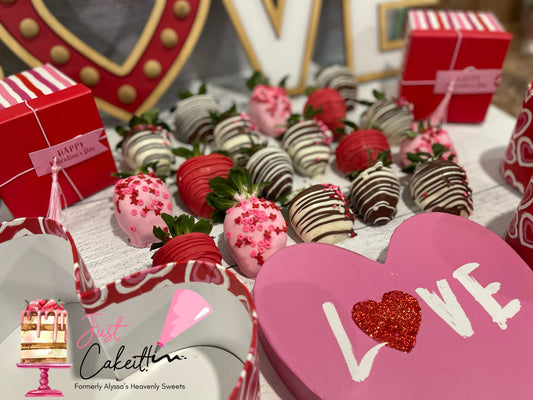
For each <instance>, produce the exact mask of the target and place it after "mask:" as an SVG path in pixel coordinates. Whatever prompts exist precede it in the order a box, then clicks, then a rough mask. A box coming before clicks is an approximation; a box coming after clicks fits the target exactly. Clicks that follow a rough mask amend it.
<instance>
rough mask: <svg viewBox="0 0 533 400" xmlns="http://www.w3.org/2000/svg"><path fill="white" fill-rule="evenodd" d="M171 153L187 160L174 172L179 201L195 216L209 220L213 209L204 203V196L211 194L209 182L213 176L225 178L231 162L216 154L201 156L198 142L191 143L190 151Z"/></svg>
mask: <svg viewBox="0 0 533 400" xmlns="http://www.w3.org/2000/svg"><path fill="white" fill-rule="evenodd" d="M173 152H174V154H176V155H177V156H180V157H183V158H186V159H187V160H185V161H184V162H183V163H182V164H181V165H180V166H179V168H178V171H177V172H176V184H177V186H178V194H179V196H180V198H181V200H182V201H183V203H184V204H185V206H186V207H187V208H188V209H189V210H190V211H191V213H193V214H194V215H195V216H197V217H202V218H209V217H210V216H211V213H212V212H213V208H212V207H211V206H210V205H209V204H207V202H206V196H207V194H208V193H209V192H211V189H210V188H209V180H210V179H212V178H214V177H215V176H220V177H223V178H226V177H227V176H228V172H229V170H230V168H232V167H233V161H232V160H231V159H230V158H229V157H227V156H225V155H222V154H218V153H211V154H207V155H205V154H203V150H201V149H200V144H199V143H198V142H194V143H193V149H192V150H189V149H186V148H179V149H174V150H173Z"/></svg>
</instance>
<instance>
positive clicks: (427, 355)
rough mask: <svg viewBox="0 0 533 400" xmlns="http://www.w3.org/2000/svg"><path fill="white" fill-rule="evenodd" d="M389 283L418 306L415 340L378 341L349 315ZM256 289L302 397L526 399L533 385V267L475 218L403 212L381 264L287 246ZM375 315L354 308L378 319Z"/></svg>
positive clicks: (269, 338) (341, 252) (322, 248)
mask: <svg viewBox="0 0 533 400" xmlns="http://www.w3.org/2000/svg"><path fill="white" fill-rule="evenodd" d="M390 292H393V293H394V292H402V293H405V294H409V295H410V296H412V297H413V298H415V299H416V300H417V301H418V304H419V306H420V309H421V315H422V319H421V323H420V326H419V328H418V333H417V334H416V343H415V345H414V347H412V349H411V351H410V352H406V351H398V350H397V349H396V348H390V347H387V346H385V345H384V343H383V342H382V343H378V344H376V340H377V339H375V338H372V337H370V335H369V334H368V332H364V331H363V330H362V329H360V327H359V326H358V325H356V324H355V323H354V321H353V320H352V310H353V306H354V304H361V303H363V304H369V303H365V302H366V301H368V300H369V299H370V300H372V301H376V300H380V299H381V298H382V296H383V294H384V293H390ZM406 298H407V297H406ZM254 301H255V304H256V309H257V314H258V319H259V325H260V338H261V341H262V344H263V348H264V350H265V353H266V354H267V356H268V357H269V359H270V361H271V363H272V365H273V366H274V369H275V370H276V372H277V373H278V375H279V376H280V377H281V379H282V380H283V382H284V383H285V384H286V386H287V387H288V388H289V389H290V390H291V392H292V393H293V394H294V396H295V397H296V398H297V399H305V400H310V399H321V400H338V399H388V398H399V399H409V400H427V399H432V400H449V399H467V398H469V399H483V400H501V399H503V398H512V399H513V400H529V399H530V398H531V393H533V380H531V379H530V378H531V368H529V360H531V359H533V342H532V341H531V337H532V335H533V271H531V269H530V268H529V267H528V265H527V264H526V263H525V262H524V261H523V260H522V259H521V258H520V257H519V256H518V255H517V254H516V252H515V251H514V250H513V249H512V248H511V247H510V246H509V245H508V244H507V243H505V241H504V240H502V238H501V237H499V236H498V235H496V234H495V233H493V232H491V231H489V230H488V229H486V228H484V227H482V226H480V225H478V224H477V223H475V222H473V221H471V220H467V219H464V218H460V217H457V216H454V215H449V214H442V213H423V214H418V215H416V216H414V217H411V218H409V219H407V220H406V221H404V222H402V223H401V224H400V226H399V227H398V228H396V230H395V231H394V234H393V235H392V238H391V241H390V245H389V249H388V251H387V257H386V261H385V263H384V264H381V263H378V262H376V261H373V260H370V259H368V258H365V257H363V256H361V255H359V254H357V253H354V252H352V251H349V250H347V249H343V248H341V247H338V246H332V245H326V244H318V243H302V244H297V245H293V246H289V247H287V248H285V249H282V250H280V251H278V252H277V253H276V254H274V255H273V256H272V257H270V258H269V259H268V260H267V262H266V263H265V265H264V266H263V268H261V270H260V272H259V274H258V276H257V278H256V281H255V285H254ZM383 303H384V301H383V300H381V304H383ZM492 307H494V308H492ZM391 314H392V313H391ZM370 315H371V316H369V317H356V319H358V320H359V321H361V320H363V321H364V320H368V319H370V320H371V321H373V322H374V323H376V321H378V319H379V318H378V317H376V315H375V314H373V316H372V313H371V314H370ZM413 321H415V322H413ZM407 325H408V326H409V325H411V328H413V327H414V326H416V319H412V320H411V323H410V324H407ZM367 331H369V330H367ZM387 331H388V332H389V333H393V332H395V331H398V330H397V329H395V328H390V329H387ZM378 336H379V339H380V340H389V341H390V340H391V339H389V338H387V337H384V335H381V334H380V335H378ZM392 342H394V340H392Z"/></svg>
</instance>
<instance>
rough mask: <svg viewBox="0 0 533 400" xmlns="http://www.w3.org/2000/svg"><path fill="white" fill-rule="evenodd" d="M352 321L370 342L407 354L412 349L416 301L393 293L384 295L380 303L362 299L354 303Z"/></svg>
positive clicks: (417, 320) (417, 311)
mask: <svg viewBox="0 0 533 400" xmlns="http://www.w3.org/2000/svg"><path fill="white" fill-rule="evenodd" d="M352 319H353V320H354V322H355V324H356V325H357V326H358V327H359V328H360V329H361V330H362V331H363V332H364V333H366V334H367V335H368V336H370V337H371V338H372V339H374V340H376V341H378V342H387V346H388V347H392V348H393V349H396V350H400V351H404V352H406V353H409V352H410V351H411V350H412V349H413V347H415V342H416V335H417V333H418V328H419V327H420V323H421V320H422V310H421V309H420V306H419V305H418V300H417V299H416V298H414V297H413V296H411V295H410V294H408V293H405V292H402V291H399V290H395V291H392V292H387V293H385V294H384V295H383V296H382V298H381V303H380V302H377V301H374V300H365V301H360V302H359V303H356V304H354V306H353V308H352Z"/></svg>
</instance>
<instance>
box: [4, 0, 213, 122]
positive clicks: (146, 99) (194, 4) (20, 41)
mask: <svg viewBox="0 0 533 400" xmlns="http://www.w3.org/2000/svg"><path fill="white" fill-rule="evenodd" d="M209 5H210V0H177V1H167V0H155V1H154V6H153V8H152V11H151V12H150V16H149V17H148V21H147V23H146V25H145V27H144V29H143V31H142V33H141V35H140V37H139V40H138V41H137V43H136V44H135V46H134V47H133V49H132V51H131V53H130V54H129V55H128V56H127V57H126V59H125V61H124V62H123V63H121V64H118V63H115V62H113V61H111V60H110V59H108V58H107V57H106V56H104V55H103V54H102V53H100V52H98V51H96V50H95V49H94V48H92V47H91V46H90V45H88V44H87V43H85V42H83V41H82V40H80V39H79V38H78V37H77V36H76V35H74V34H73V33H72V32H71V31H69V30H68V29H67V28H66V27H65V26H64V25H63V24H62V23H61V22H60V21H59V20H58V19H56V18H55V17H54V15H53V14H52V13H51V12H50V10H49V9H48V8H47V7H46V5H45V4H44V1H43V0H33V1H7V2H6V1H2V2H0V39H1V40H2V41H3V42H4V43H5V44H6V45H7V46H8V47H9V48H10V49H11V50H12V51H13V52H14V53H15V54H16V55H17V56H18V57H19V58H21V59H22V60H23V61H24V62H26V63H27V64H28V65H30V66H32V67H37V66H39V65H41V64H44V63H51V64H53V65H54V66H55V67H56V68H57V69H59V70H61V71H62V72H63V73H65V74H66V75H68V76H69V77H70V78H72V79H73V80H75V81H77V82H81V83H84V84H85V85H86V86H88V87H90V88H91V89H92V91H93V92H94V95H95V100H96V103H97V105H98V107H99V108H100V109H102V110H104V111H106V112H107V113H109V114H111V115H113V116H115V117H117V118H121V119H124V120H126V121H127V120H129V119H130V118H131V115H132V114H141V113H142V112H144V111H147V110H149V109H150V108H152V107H153V105H154V104H155V103H156V102H157V100H158V99H159V98H160V97H161V95H162V94H164V93H165V91H166V90H167V88H168V87H169V86H170V84H171V83H172V82H173V81H174V78H175V77H176V76H177V74H178V73H179V71H180V70H181V68H182V67H183V65H184V64H185V61H186V60H187V58H188V57H189V55H190V53H191V52H192V50H193V48H194V45H195V44H196V41H197V40H198V37H199V36H200V33H201V31H202V28H203V26H204V22H205V19H206V17H207V12H208V10H209ZM102 12H105V10H102Z"/></svg>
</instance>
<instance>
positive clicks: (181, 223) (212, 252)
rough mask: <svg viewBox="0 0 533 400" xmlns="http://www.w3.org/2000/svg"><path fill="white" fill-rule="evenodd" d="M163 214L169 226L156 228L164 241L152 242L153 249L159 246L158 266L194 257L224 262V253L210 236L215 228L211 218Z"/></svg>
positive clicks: (154, 258) (156, 234) (157, 253)
mask: <svg viewBox="0 0 533 400" xmlns="http://www.w3.org/2000/svg"><path fill="white" fill-rule="evenodd" d="M161 217H162V219H163V220H164V221H165V223H166V224H167V228H168V229H161V228H160V227H159V226H154V228H153V233H154V236H155V237H156V238H158V239H159V240H161V242H159V243H154V244H152V246H151V248H150V249H151V250H154V249H159V250H157V251H156V252H155V254H154V256H153V259H152V265H153V266H154V267H155V266H157V265H163V264H168V263H171V262H176V263H186V262H188V261H191V260H202V261H208V262H210V263H215V264H220V262H221V261H222V254H220V251H219V250H218V247H217V246H216V244H215V241H214V240H213V238H212V237H211V236H209V234H210V233H211V229H212V228H213V225H212V224H211V221H209V220H207V219H200V220H199V221H198V222H195V220H194V217H192V216H190V215H186V214H183V215H180V216H179V217H173V216H172V215H170V214H166V213H163V214H161Z"/></svg>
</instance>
